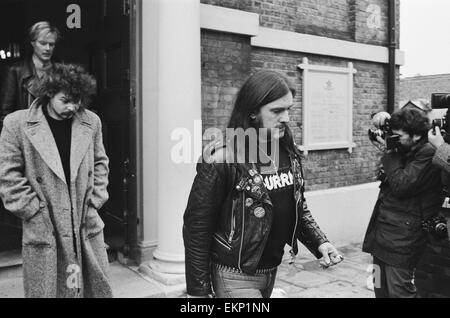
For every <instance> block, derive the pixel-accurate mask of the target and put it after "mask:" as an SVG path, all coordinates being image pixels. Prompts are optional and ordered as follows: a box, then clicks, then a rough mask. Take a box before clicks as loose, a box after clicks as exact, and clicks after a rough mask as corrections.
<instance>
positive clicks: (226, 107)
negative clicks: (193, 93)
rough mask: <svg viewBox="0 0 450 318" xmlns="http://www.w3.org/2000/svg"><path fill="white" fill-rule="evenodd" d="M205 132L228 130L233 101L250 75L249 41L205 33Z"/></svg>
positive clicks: (203, 73) (203, 83)
mask: <svg viewBox="0 0 450 318" xmlns="http://www.w3.org/2000/svg"><path fill="white" fill-rule="evenodd" d="M201 45H202V47H201V58H202V121H203V128H204V129H207V128H211V127H217V128H220V129H224V128H226V126H227V124H228V120H229V117H230V115H231V111H232V109H233V102H234V98H235V96H236V94H237V92H238V90H239V88H240V87H241V86H242V84H243V83H244V81H245V79H246V78H247V77H248V76H249V75H250V51H251V48H250V38H249V37H247V36H240V35H231V34H223V33H220V32H213V31H206V30H202V33H201Z"/></svg>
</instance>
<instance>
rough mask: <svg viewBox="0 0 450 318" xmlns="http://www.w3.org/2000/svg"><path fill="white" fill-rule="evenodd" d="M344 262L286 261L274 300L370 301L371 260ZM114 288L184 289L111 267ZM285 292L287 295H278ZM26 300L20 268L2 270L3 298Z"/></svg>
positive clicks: (353, 249) (152, 292)
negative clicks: (333, 264) (322, 264)
mask: <svg viewBox="0 0 450 318" xmlns="http://www.w3.org/2000/svg"><path fill="white" fill-rule="evenodd" d="M339 251H340V252H341V253H342V254H343V255H344V256H345V260H344V262H342V263H341V264H339V265H338V266H336V267H331V268H328V269H326V270H323V269H321V268H320V267H319V263H318V261H317V260H315V259H314V257H313V256H312V255H310V254H309V253H302V254H301V255H303V256H302V257H299V258H298V259H297V261H296V263H295V264H294V265H289V264H287V261H283V263H282V264H281V265H280V267H279V270H278V275H277V281H276V284H275V288H276V290H275V291H276V292H275V295H274V296H280V295H283V296H287V297H291V298H325V297H326V298H335V297H338V298H371V297H373V292H372V291H370V290H368V289H367V287H366V282H367V279H368V277H369V273H367V268H368V266H369V264H370V261H371V258H370V256H369V255H367V254H364V253H362V252H361V247H360V246H359V245H350V246H345V247H341V248H339ZM110 270H111V272H110V277H111V285H112V286H113V290H114V295H115V297H119V298H128V297H131V298H140V297H183V296H184V295H185V288H184V286H183V285H178V286H171V287H165V286H163V285H162V284H160V283H158V282H155V281H154V280H152V279H149V278H146V277H144V276H143V275H142V274H140V273H138V271H137V268H133V267H125V266H122V265H120V264H119V263H117V262H114V263H112V264H111V268H110ZM279 289H282V290H283V291H284V292H281V293H280V292H279V291H280V290H279ZM10 297H13V298H21V297H23V287H22V270H21V267H20V266H10V267H8V268H3V269H0V298H10Z"/></svg>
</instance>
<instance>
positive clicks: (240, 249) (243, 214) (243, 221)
mask: <svg viewBox="0 0 450 318" xmlns="http://www.w3.org/2000/svg"><path fill="white" fill-rule="evenodd" d="M244 223H245V192H244V191H242V230H241V246H240V247H239V260H238V268H239V270H241V271H242V268H241V256H242V246H243V243H244Z"/></svg>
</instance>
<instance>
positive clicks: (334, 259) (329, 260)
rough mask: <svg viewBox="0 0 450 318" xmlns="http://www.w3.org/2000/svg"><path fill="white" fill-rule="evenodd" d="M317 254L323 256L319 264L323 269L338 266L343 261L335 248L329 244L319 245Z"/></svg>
mask: <svg viewBox="0 0 450 318" xmlns="http://www.w3.org/2000/svg"><path fill="white" fill-rule="evenodd" d="M319 252H320V253H321V254H322V255H323V257H322V258H321V259H320V262H319V264H320V266H322V267H323V268H328V267H330V266H333V265H336V264H339V263H340V262H342V261H343V260H344V257H343V256H342V255H341V254H339V252H338V250H337V249H336V247H334V246H333V245H332V244H331V243H329V242H326V243H323V244H322V245H320V246H319Z"/></svg>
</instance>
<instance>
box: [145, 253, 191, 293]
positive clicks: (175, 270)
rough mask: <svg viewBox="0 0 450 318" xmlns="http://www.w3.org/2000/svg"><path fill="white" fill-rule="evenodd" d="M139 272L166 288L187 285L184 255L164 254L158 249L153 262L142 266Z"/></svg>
mask: <svg viewBox="0 0 450 318" xmlns="http://www.w3.org/2000/svg"><path fill="white" fill-rule="evenodd" d="M139 270H140V271H141V272H142V273H144V274H146V275H147V276H148V277H150V278H152V279H154V280H156V281H158V282H160V283H162V284H164V285H166V286H172V285H178V284H185V275H184V273H185V265H184V255H179V254H172V253H164V252H161V250H159V249H156V251H155V252H154V253H153V260H151V261H150V262H148V263H147V264H143V265H141V266H140V268H139Z"/></svg>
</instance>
